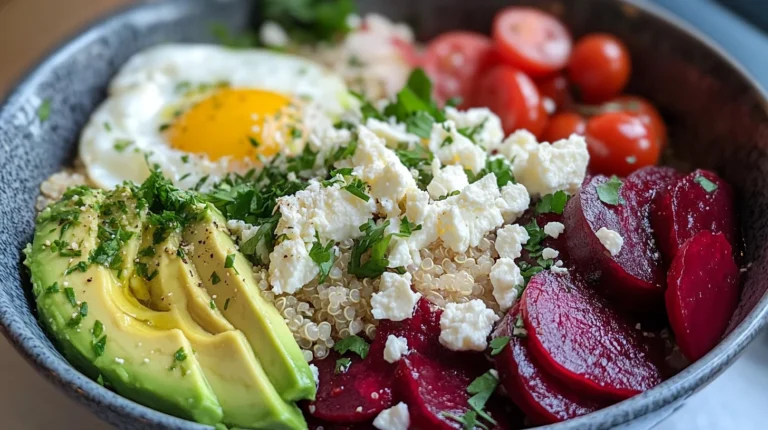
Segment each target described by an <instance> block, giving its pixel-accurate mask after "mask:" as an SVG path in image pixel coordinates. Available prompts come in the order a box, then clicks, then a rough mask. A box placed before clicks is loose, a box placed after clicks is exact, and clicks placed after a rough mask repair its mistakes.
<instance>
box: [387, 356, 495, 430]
mask: <svg viewBox="0 0 768 430" xmlns="http://www.w3.org/2000/svg"><path fill="white" fill-rule="evenodd" d="M470 357H472V358H474V354H470ZM488 369H489V366H488V364H487V362H486V363H482V362H477V361H476V360H473V359H470V360H463V359H457V360H450V361H448V360H434V359H431V358H427V357H425V356H423V355H421V354H419V353H418V352H413V353H411V354H408V355H407V356H406V357H404V358H403V359H401V360H400V361H399V362H398V366H397V371H396V372H395V387H396V390H397V394H398V395H399V396H400V398H402V399H403V401H404V402H405V403H406V404H407V405H408V411H409V412H410V416H411V426H412V427H414V428H419V429H458V428H461V424H460V423H458V422H457V421H455V420H452V419H450V418H448V417H446V416H445V414H451V415H453V416H457V417H461V416H463V415H464V414H465V413H466V412H468V411H469V410H470V407H469V403H467V402H468V401H469V398H470V397H471V396H470V394H469V393H467V387H468V386H469V384H471V383H472V381H474V380H475V378H477V377H478V376H480V375H482V374H483V373H485V372H486V371H487V370H488ZM486 406H487V409H486V411H487V412H489V413H490V414H491V416H492V417H493V418H494V419H495V420H496V421H497V422H498V423H499V428H508V426H506V425H505V423H506V421H502V420H505V417H506V415H505V414H504V413H503V412H501V411H500V409H499V408H498V407H497V406H498V404H494V403H493V402H492V401H491V402H489V403H488V404H487V405H486Z"/></svg>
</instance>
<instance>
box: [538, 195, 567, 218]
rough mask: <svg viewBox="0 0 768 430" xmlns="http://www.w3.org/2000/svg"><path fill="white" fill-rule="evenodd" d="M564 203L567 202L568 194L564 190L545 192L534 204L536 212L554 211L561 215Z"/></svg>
mask: <svg viewBox="0 0 768 430" xmlns="http://www.w3.org/2000/svg"><path fill="white" fill-rule="evenodd" d="M566 203H568V194H566V193H565V191H556V192H555V193H554V194H547V195H545V196H543V197H542V198H541V200H539V202H538V203H537V204H536V213H537V214H545V213H556V214H560V215H562V213H563V210H565V204H566Z"/></svg>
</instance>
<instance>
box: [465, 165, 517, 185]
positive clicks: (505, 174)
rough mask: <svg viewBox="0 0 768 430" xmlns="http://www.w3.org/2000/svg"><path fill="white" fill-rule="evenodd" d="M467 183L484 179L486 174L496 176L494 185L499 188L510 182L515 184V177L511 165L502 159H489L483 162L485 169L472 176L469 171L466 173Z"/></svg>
mask: <svg viewBox="0 0 768 430" xmlns="http://www.w3.org/2000/svg"><path fill="white" fill-rule="evenodd" d="M467 172H468V173H467V176H468V177H469V182H470V183H474V182H477V181H479V180H480V179H482V178H484V177H485V176H486V175H487V174H489V173H493V174H494V175H495V176H496V185H498V186H499V188H501V187H503V186H504V185H507V184H508V183H510V182H512V183H513V184H514V183H515V175H514V173H513V172H512V165H510V164H509V162H508V161H507V160H506V159H505V158H504V157H491V158H489V159H488V161H486V162H485V167H484V168H483V169H482V170H481V171H479V172H478V173H477V175H473V174H472V172H471V171H467Z"/></svg>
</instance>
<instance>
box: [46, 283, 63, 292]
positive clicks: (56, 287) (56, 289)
mask: <svg viewBox="0 0 768 430" xmlns="http://www.w3.org/2000/svg"><path fill="white" fill-rule="evenodd" d="M59 291H61V289H60V288H59V283H58V282H54V283H53V284H51V286H49V287H48V288H46V289H45V292H46V293H58V292H59Z"/></svg>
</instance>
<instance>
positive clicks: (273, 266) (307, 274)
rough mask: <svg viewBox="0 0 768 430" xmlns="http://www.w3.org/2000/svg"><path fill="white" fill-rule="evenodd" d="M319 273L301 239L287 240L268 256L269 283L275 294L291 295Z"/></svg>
mask: <svg viewBox="0 0 768 430" xmlns="http://www.w3.org/2000/svg"><path fill="white" fill-rule="evenodd" d="M318 273H320V270H319V269H318V268H317V264H315V262H314V261H312V258H311V257H310V256H309V252H308V251H307V246H306V245H305V244H304V242H303V241H302V240H301V239H287V240H284V241H282V242H281V243H280V244H278V245H277V246H275V249H274V250H273V251H272V253H271V254H269V283H270V284H271V285H272V291H273V292H274V293H275V294H282V293H288V294H293V293H294V292H296V291H297V290H299V289H300V288H301V287H303V286H304V285H306V284H308V283H309V282H310V281H311V280H312V279H314V278H315V276H317V274H318Z"/></svg>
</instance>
